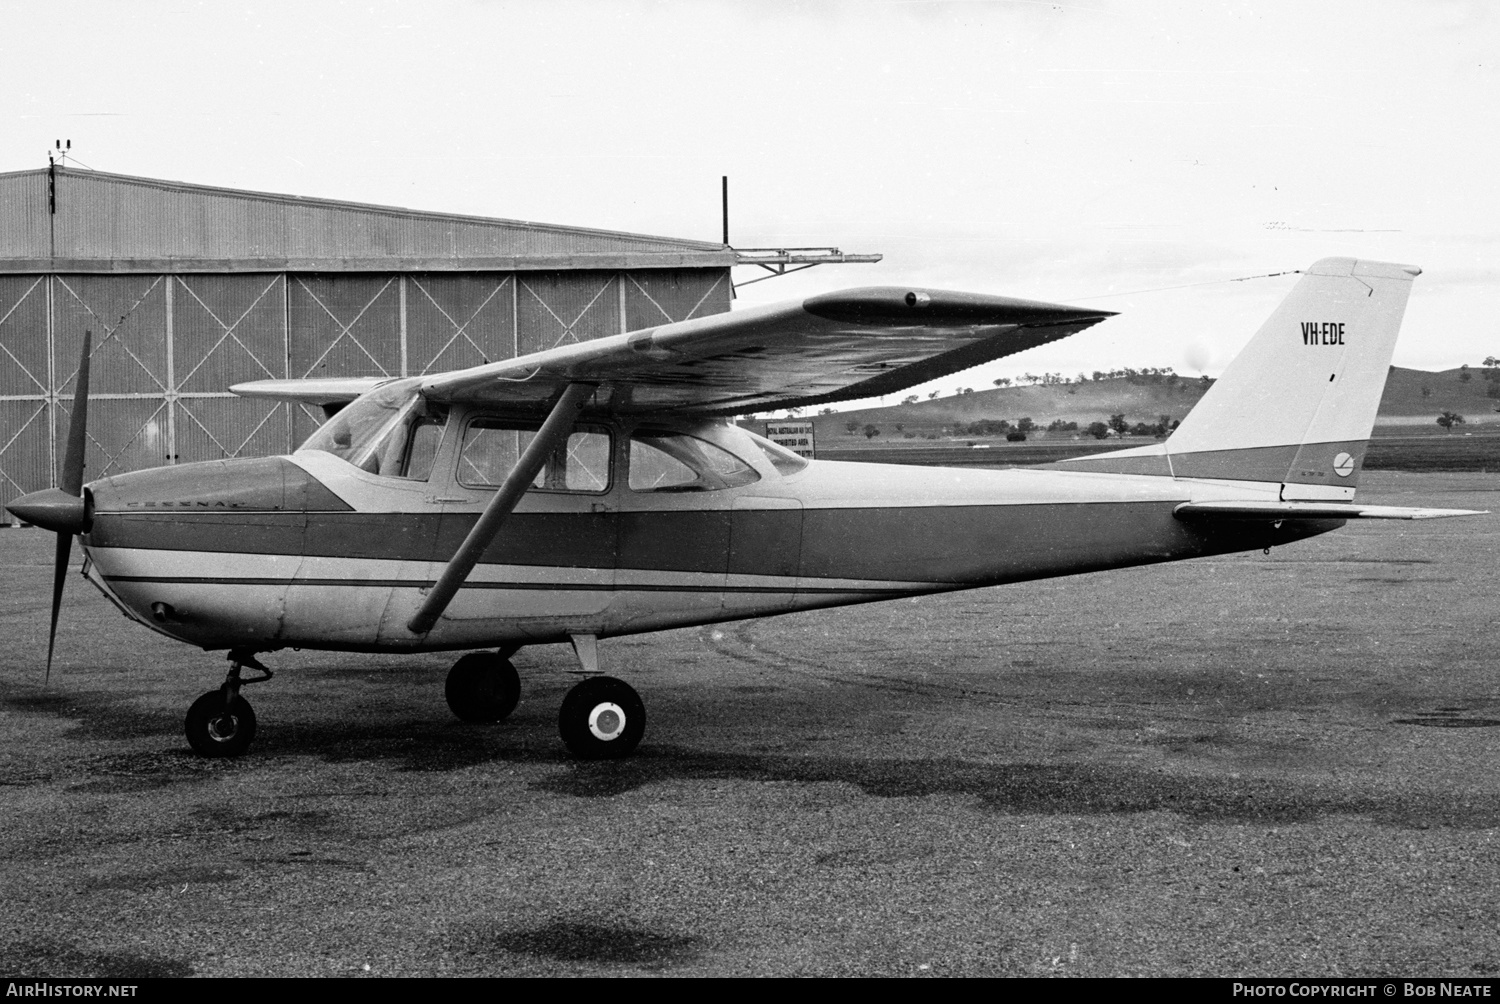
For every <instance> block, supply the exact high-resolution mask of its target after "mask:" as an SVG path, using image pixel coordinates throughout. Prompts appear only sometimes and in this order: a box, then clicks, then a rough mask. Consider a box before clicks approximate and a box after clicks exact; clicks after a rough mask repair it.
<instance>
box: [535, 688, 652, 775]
mask: <svg viewBox="0 0 1500 1004" xmlns="http://www.w3.org/2000/svg"><path fill="white" fill-rule="evenodd" d="M557 732H558V735H560V736H562V741H563V744H564V745H565V746H567V747H568V752H570V753H572V754H573V755H574V756H576V757H578V758H579V759H581V760H615V759H618V758H620V757H626V756H629V755H630V754H631V753H633V752H635V748H636V746H637V745H638V744H639V743H640V741H641V736H643V735H645V734H646V705H645V704H644V703H642V701H641V698H640V695H638V694H637V693H636V692H635V690H634V689H632V688H631V686H630V684H628V683H626V682H625V681H624V680H616V679H615V678H614V677H612V676H591V677H589V678H588V679H587V680H584V681H583V682H582V683H579V684H578V685H577V686H575V687H574V688H573V689H572V690H570V691H568V696H567V697H565V698H563V702H562V710H561V711H559V712H558V714H557Z"/></svg>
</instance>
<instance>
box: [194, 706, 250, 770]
mask: <svg viewBox="0 0 1500 1004" xmlns="http://www.w3.org/2000/svg"><path fill="white" fill-rule="evenodd" d="M183 727H184V729H185V730H186V732H187V741H188V745H189V746H191V747H192V748H193V752H194V753H197V754H198V755H199V756H214V757H219V756H239V755H240V754H241V753H243V752H245V750H246V749H248V748H249V747H250V740H252V739H254V738H255V712H254V711H252V710H250V702H249V701H246V700H245V699H244V698H243V697H238V696H237V697H235V698H234V700H232V701H230V702H229V704H228V705H227V706H226V705H225V703H224V691H222V690H210V691H209V692H208V693H206V694H204V695H203V696H202V697H200V698H198V699H197V700H196V701H194V702H193V706H192V707H190V708H188V713H187V720H186V721H184V722H183Z"/></svg>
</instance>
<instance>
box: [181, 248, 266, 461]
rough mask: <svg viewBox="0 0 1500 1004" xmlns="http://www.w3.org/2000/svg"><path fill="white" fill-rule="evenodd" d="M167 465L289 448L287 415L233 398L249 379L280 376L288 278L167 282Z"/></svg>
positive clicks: (222, 277) (255, 276)
mask: <svg viewBox="0 0 1500 1004" xmlns="http://www.w3.org/2000/svg"><path fill="white" fill-rule="evenodd" d="M168 293H169V295H170V301H171V302H170V307H171V334H172V384H173V387H172V389H173V391H174V395H173V396H174V403H173V411H172V432H173V441H174V442H175V444H176V448H175V450H174V451H173V453H172V458H171V461H170V462H171V463H177V464H190V463H193V462H194V461H198V460H221V459H225V458H228V457H259V456H265V455H267V454H273V453H285V452H286V451H287V450H288V449H290V448H291V445H290V442H289V436H290V429H289V427H288V421H287V414H288V413H287V409H286V407H285V406H284V405H279V404H276V403H274V402H271V401H258V400H249V399H245V398H239V397H235V396H234V395H233V394H231V393H229V388H230V387H231V386H233V385H234V384H237V383H243V382H245V381H247V380H272V379H281V378H284V377H285V376H286V361H287V343H286V277H285V276H284V275H279V274H268V273H249V274H238V275H181V276H173V277H172V278H171V286H170V288H169V290H168Z"/></svg>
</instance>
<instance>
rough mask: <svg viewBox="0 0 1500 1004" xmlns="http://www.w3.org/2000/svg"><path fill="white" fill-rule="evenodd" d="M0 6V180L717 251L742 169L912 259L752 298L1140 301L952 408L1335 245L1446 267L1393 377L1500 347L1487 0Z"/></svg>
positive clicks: (1261, 288)
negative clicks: (142, 180)
mask: <svg viewBox="0 0 1500 1004" xmlns="http://www.w3.org/2000/svg"><path fill="white" fill-rule="evenodd" d="M0 16H3V18H4V22H3V32H0V94H3V95H4V98H3V101H0V170H22V169H27V168H35V167H41V166H45V165H46V150H47V148H48V147H49V146H51V144H52V141H53V140H54V139H57V138H70V139H71V140H72V141H73V150H74V154H75V156H76V159H77V160H78V161H79V162H81V163H82V164H84V165H87V166H89V167H93V168H95V169H98V170H106V171H115V172H119V173H124V174H135V175H146V176H151V177H160V178H168V179H174V180H182V181H190V182H197V183H202V184H210V185H224V186H229V187H235V188H248V189H256V190H262V191H274V192H289V193H295V194H299V195H311V196H323V197H329V198H339V199H348V200H353V201H361V202H373V203H382V204H390V205H401V206H410V207H413V208H417V209H429V210H442V211H450V212H461V213H473V214H478V215H484V216H501V217H511V218H517V219H530V220H539V221H545V222H551V223H564V224H576V225H582V226H593V227H602V228H607V229H616V230H627V231H635V232H641V233H654V234H665V235H670V236H677V237H690V238H699V239H704V240H718V239H719V228H720V220H719V177H720V175H724V174H727V175H729V176H730V179H731V181H730V184H731V216H732V220H731V229H732V233H731V240H732V242H733V243H734V244H735V245H736V246H739V247H766V246H777V245H817V244H828V245H836V246H838V247H840V248H842V249H844V250H845V251H851V252H878V253H881V254H884V255H885V261H884V262H882V263H881V264H878V265H841V266H822V267H819V268H816V269H812V270H809V271H808V272H807V273H805V274H803V275H799V276H792V277H787V278H782V279H775V280H771V281H769V282H763V283H759V284H756V285H753V286H748V287H746V288H744V289H742V290H741V291H740V296H741V298H740V301H739V302H740V303H742V304H744V303H757V302H767V301H772V300H779V299H789V298H794V297H800V296H804V295H807V294H809V293H812V292H820V291H823V290H827V289H836V288H840V287H848V286H860V285H876V284H879V285H908V284H910V285H925V286H936V287H947V288H953V289H963V290H971V291H975V292H984V293H997V294H1002V295H1012V296H1023V297H1033V298H1039V299H1055V300H1060V301H1065V302H1066V301H1074V302H1077V301H1083V300H1085V298H1090V299H1087V300H1086V302H1088V303H1091V304H1097V305H1099V306H1104V307H1108V308H1109V309H1113V310H1118V311H1121V316H1120V317H1118V318H1115V319H1113V320H1110V321H1108V322H1106V323H1104V324H1102V325H1099V326H1097V327H1095V328H1093V329H1090V330H1089V331H1087V332H1085V333H1083V334H1081V335H1078V336H1075V337H1073V338H1071V339H1067V340H1065V341H1064V342H1062V343H1059V344H1057V345H1055V346H1049V347H1045V348H1043V349H1039V350H1036V351H1033V352H1030V353H1027V354H1023V355H1020V356H1016V357H1014V358H1012V359H1009V360H1005V361H1002V362H1001V363H997V364H993V365H992V366H989V367H984V368H982V369H980V370H976V371H974V372H972V373H970V374H965V375H963V376H961V377H952V378H948V379H947V380H945V381H941V382H940V383H939V384H938V386H940V387H942V388H943V389H945V390H948V391H951V390H952V388H953V387H956V386H959V385H971V386H986V385H988V382H989V381H990V380H991V379H993V378H994V377H996V376H1001V375H1014V374H1019V373H1022V372H1026V371H1030V372H1036V373H1040V372H1044V371H1059V372H1063V373H1066V374H1073V373H1077V372H1079V371H1085V372H1092V371H1093V370H1096V369H1109V368H1112V367H1118V366H1173V367H1175V368H1176V369H1177V370H1178V371H1179V372H1186V373H1192V374H1196V373H1199V372H1205V371H1206V372H1210V373H1215V374H1217V373H1218V372H1219V371H1220V370H1221V369H1222V368H1223V366H1224V364H1225V363H1226V362H1227V361H1228V360H1229V358H1230V357H1232V356H1233V354H1234V352H1235V351H1236V350H1237V349H1238V348H1239V347H1240V346H1241V345H1243V344H1244V342H1245V340H1246V339H1248V338H1249V337H1250V335H1251V334H1252V333H1253V332H1254V330H1255V329H1256V327H1257V326H1258V325H1259V323H1260V322H1261V320H1263V319H1264V317H1265V316H1266V315H1268V314H1269V313H1270V311H1271V309H1272V308H1273V307H1274V305H1275V304H1276V302H1277V301H1278V300H1279V299H1280V298H1281V297H1282V296H1283V295H1284V294H1285V293H1286V291H1287V290H1288V289H1289V288H1290V286H1291V284H1292V283H1293V282H1294V281H1295V277H1292V276H1285V277H1280V278H1271V279H1254V280H1249V281H1244V282H1226V281H1224V280H1230V279H1235V278H1239V277H1244V276H1254V275H1261V274H1265V273H1273V272H1284V271H1287V270H1292V269H1297V268H1302V267H1305V266H1306V265H1308V264H1310V263H1311V262H1313V261H1315V260H1316V259H1318V258H1320V257H1324V256H1328V255H1353V256H1362V257H1370V258H1378V259H1384V260H1392V261H1399V262H1406V263H1411V264H1416V265H1420V266H1422V268H1423V269H1424V270H1425V272H1424V274H1423V276H1422V277H1421V278H1419V279H1418V280H1417V283H1416V286H1415V289H1414V292H1413V296H1412V300H1411V305H1410V307H1409V309H1408V312H1407V320H1406V325H1405V327H1404V329H1403V333H1402V337H1401V341H1400V344H1399V345H1398V346H1397V349H1396V362H1397V364H1399V365H1404V366H1412V367H1417V368H1421V369H1441V368H1446V367H1450V366H1456V365H1458V364H1460V363H1464V362H1468V363H1477V362H1478V361H1479V360H1480V359H1482V358H1483V357H1485V356H1487V355H1491V354H1500V330H1497V325H1496V321H1495V316H1494V315H1495V300H1496V296H1495V294H1496V291H1497V289H1500V266H1497V260H1500V259H1497V253H1500V211H1497V210H1500V197H1497V194H1496V192H1497V185H1500V182H1497V164H1496V153H1497V149H1500V142H1497V132H1500V77H1497V73H1496V65H1495V62H1496V60H1497V59H1500V28H1497V25H1500V18H1497V17H1496V16H1495V15H1494V14H1493V13H1492V8H1491V6H1490V5H1488V4H1485V3H1481V2H1474V3H1465V2H1453V0H1448V2H1444V0H1424V2H1420V3H1418V2H1397V0H1361V2H1348V3H1317V2H1306V0H1304V2H1287V3H1280V2H1274V3H1273V2H1258V0H1253V2H1244V3H1230V2H1213V0H1206V2H1198V3H1171V2H1162V3H1150V2H1132V3H1123V2H1118V3H1117V2H1112V0H1080V2H1077V3H1072V2H1069V3H1056V4H1054V3H1044V2H1036V0H969V2H927V0H890V2H867V3H808V2H792V0H782V2H778V0H757V2H754V3H728V2H725V3H711V2H704V0H696V2H693V3H646V2H642V3H627V2H618V3H605V2H585V3H559V2H548V3H521V2H517V3H509V2H436V0H422V2H420V3H415V2H411V3H402V2H363V3H333V2H329V3H317V2H308V0H298V2H286V3H266V2H259V0H245V2H241V3H221V2H213V3H197V2H187V0H175V2H161V3H153V2H143V0H131V2H129V3H117V2H108V3H106V2H97V3H89V2H78V3H68V2H51V3H46V4H42V3H33V2H11V0H0ZM753 275H754V273H753V271H752V270H750V269H736V280H737V281H743V280H745V279H749V278H752V277H753ZM1190 284H1201V285H1190ZM1160 287H1186V288H1176V289H1161V288H1160ZM1137 290H1154V291H1152V292H1134V291H1137ZM1110 294H1113V295H1110Z"/></svg>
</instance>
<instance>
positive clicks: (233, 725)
mask: <svg viewBox="0 0 1500 1004" xmlns="http://www.w3.org/2000/svg"><path fill="white" fill-rule="evenodd" d="M239 728H240V720H239V719H238V718H236V717H234V716H233V715H220V716H219V717H218V718H213V719H210V720H209V723H208V737H209V738H210V739H212V740H213V741H214V742H218V743H227V742H228V741H229V740H231V739H233V738H234V734H235V733H236V732H238V731H239Z"/></svg>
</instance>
